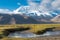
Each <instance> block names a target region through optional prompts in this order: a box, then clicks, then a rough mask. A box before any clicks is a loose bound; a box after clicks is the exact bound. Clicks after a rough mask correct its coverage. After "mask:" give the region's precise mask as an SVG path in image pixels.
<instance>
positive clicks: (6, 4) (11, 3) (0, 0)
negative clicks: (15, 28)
mask: <svg viewBox="0 0 60 40" xmlns="http://www.w3.org/2000/svg"><path fill="white" fill-rule="evenodd" d="M19 3H20V4H21V5H27V2H26V0H0V8H5V9H6V8H7V9H10V10H13V9H16V8H17V7H19V6H20V5H18V4H19Z"/></svg>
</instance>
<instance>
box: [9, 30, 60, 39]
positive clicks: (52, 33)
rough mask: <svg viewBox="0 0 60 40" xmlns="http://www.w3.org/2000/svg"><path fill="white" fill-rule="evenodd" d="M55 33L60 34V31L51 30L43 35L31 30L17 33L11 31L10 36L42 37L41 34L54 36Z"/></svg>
mask: <svg viewBox="0 0 60 40" xmlns="http://www.w3.org/2000/svg"><path fill="white" fill-rule="evenodd" d="M54 35H60V31H51V32H46V33H44V34H42V35H36V34H34V33H31V32H15V33H10V34H9V35H8V37H15V38H31V37H40V36H54Z"/></svg>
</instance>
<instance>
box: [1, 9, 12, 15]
mask: <svg viewBox="0 0 60 40" xmlns="http://www.w3.org/2000/svg"><path fill="white" fill-rule="evenodd" d="M0 13H3V14H4V13H6V14H10V13H12V11H10V10H9V9H0Z"/></svg>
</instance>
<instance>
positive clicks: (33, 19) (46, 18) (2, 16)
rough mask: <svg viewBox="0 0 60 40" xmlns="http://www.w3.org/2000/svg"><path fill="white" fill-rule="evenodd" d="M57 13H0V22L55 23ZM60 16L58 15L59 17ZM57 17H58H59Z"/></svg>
mask: <svg viewBox="0 0 60 40" xmlns="http://www.w3.org/2000/svg"><path fill="white" fill-rule="evenodd" d="M57 16H58V14H54V13H50V14H47V13H46V14H44V13H41V14H40V15H38V14H37V13H29V14H18V13H17V14H8V13H0V24H45V23H49V24H50V23H56V22H57V21H56V22H55V21H54V20H56V19H57V18H55V17H57ZM59 18H60V17H59ZM59 18H58V19H59Z"/></svg>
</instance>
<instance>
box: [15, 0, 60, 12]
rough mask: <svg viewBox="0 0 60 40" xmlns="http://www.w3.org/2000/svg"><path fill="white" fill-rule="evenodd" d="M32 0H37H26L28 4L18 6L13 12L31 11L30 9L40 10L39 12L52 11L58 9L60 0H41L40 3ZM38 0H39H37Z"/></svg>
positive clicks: (59, 8)
mask: <svg viewBox="0 0 60 40" xmlns="http://www.w3.org/2000/svg"><path fill="white" fill-rule="evenodd" d="M34 1H37V0H27V3H28V6H20V7H19V8H17V9H16V10H14V12H15V11H16V12H19V10H22V11H20V12H23V11H24V12H25V11H27V12H32V11H36V10H37V11H40V12H54V11H57V10H60V0H42V1H41V2H40V3H36V2H34ZM38 1H39V0H38Z"/></svg>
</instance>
